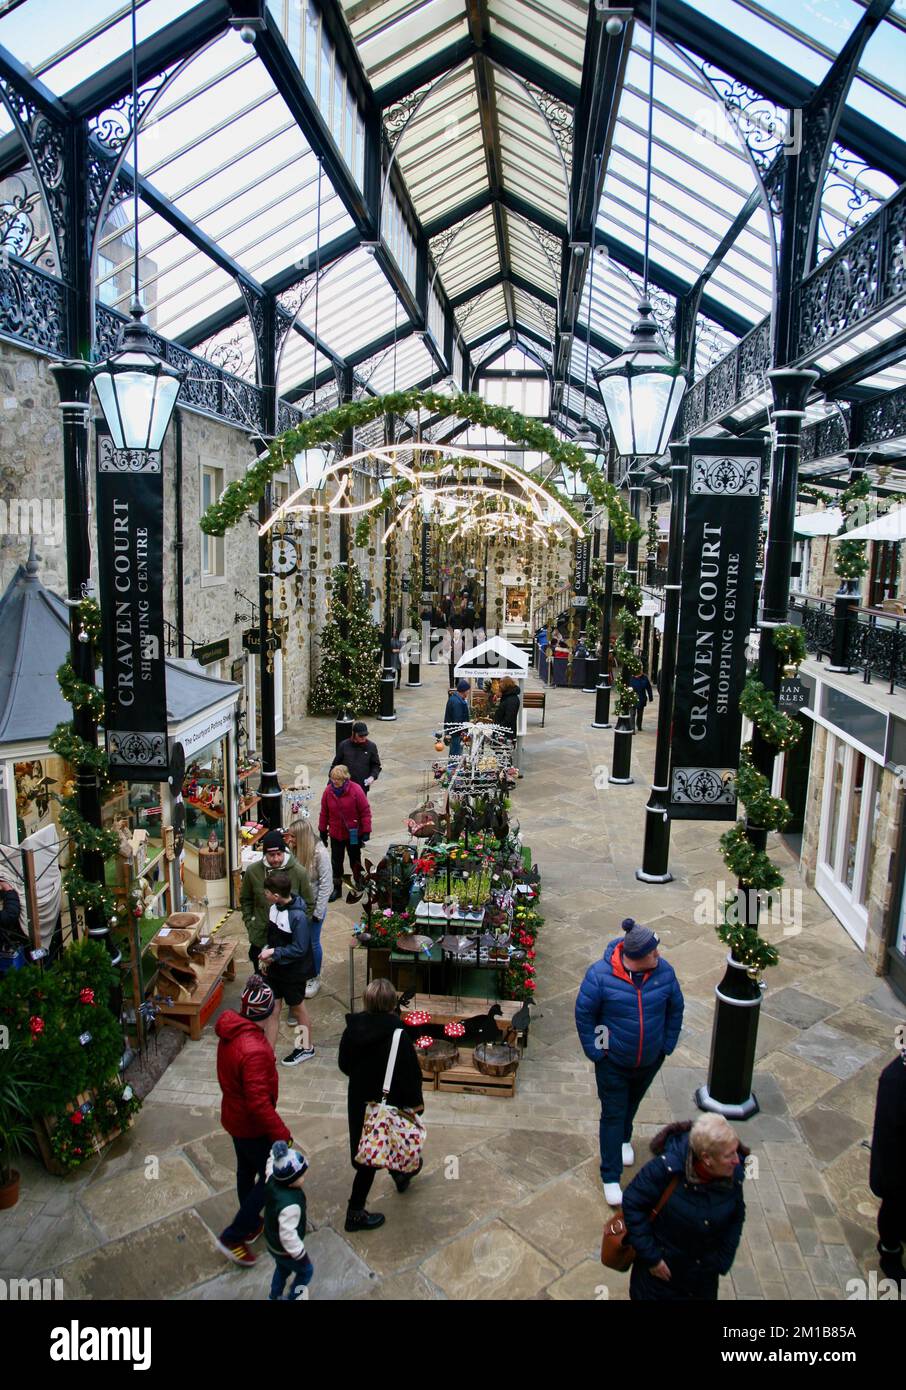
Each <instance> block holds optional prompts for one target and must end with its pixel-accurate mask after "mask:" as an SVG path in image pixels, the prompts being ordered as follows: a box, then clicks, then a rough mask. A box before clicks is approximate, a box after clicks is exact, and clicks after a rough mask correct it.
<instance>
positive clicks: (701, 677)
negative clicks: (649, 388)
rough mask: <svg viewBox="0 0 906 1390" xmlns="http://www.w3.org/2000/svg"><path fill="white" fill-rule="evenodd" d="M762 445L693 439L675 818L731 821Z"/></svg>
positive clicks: (674, 748)
mask: <svg viewBox="0 0 906 1390" xmlns="http://www.w3.org/2000/svg"><path fill="white" fill-rule="evenodd" d="M763 450H764V446H763V445H762V443H761V441H760V440H746V439H739V440H728V439H690V441H689V497H688V506H687V511H686V529H685V536H684V544H683V580H682V593H681V596H680V620H679V639H678V643H677V659H676V680H675V683H674V697H673V737H672V740H671V748H670V801H669V809H670V815H671V816H674V817H676V818H678V819H687V820H733V819H734V818H735V816H736V786H735V779H734V776H733V774H734V772H735V771H736V769H737V768H738V766H739V739H740V729H741V724H742V715H741V714H740V711H739V697H740V695H741V694H742V687H743V685H744V683H745V677H746V655H745V653H746V640H747V638H748V634H749V627H750V622H751V617H752V607H753V602H754V589H755V559H756V555H757V551H758V528H759V526H760V524H761V473H762V458H763Z"/></svg>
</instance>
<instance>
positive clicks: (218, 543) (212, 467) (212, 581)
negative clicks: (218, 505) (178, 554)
mask: <svg viewBox="0 0 906 1390" xmlns="http://www.w3.org/2000/svg"><path fill="white" fill-rule="evenodd" d="M224 474H225V470H224V468H223V466H222V464H220V463H215V462H214V461H213V460H211V461H210V462H209V461H208V460H206V459H201V461H200V463H199V467H198V503H199V516H201V515H202V514H203V513H204V512H205V510H206V509H207V505H208V503H206V501H205V482H206V480H207V478H208V476H210V477H211V488H210V501H212V502H216V501H217V498H218V497H219V496H220V494H221V492H222V491H223V489H224V486H225V482H226V479H225V476H224ZM198 534H199V536H200V538H201V539H200V541H199V573H200V575H201V587H202V588H203V589H211V588H214V587H215V586H217V585H218V584H225V583H226V582H227V577H226V557H225V554H224V543H223V536H208V535H205V533H204V532H203V531H199V533H198Z"/></svg>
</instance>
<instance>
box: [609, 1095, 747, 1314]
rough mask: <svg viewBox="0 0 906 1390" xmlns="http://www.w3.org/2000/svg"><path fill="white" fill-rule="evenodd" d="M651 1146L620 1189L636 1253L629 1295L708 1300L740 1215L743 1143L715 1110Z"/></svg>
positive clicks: (734, 1241) (734, 1242)
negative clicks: (649, 1156) (639, 1167)
mask: <svg viewBox="0 0 906 1390" xmlns="http://www.w3.org/2000/svg"><path fill="white" fill-rule="evenodd" d="M651 1152H652V1153H653V1154H654V1155H655V1157H654V1158H653V1159H652V1160H651V1162H650V1163H646V1164H645V1167H644V1168H643V1169H642V1171H641V1172H640V1173H638V1174H637V1175H636V1176H635V1177H634V1178H633V1180H632V1182H631V1183H630V1184H629V1186H628V1187H627V1188H626V1191H625V1192H624V1193H623V1216H624V1217H625V1220H626V1232H627V1238H628V1240H629V1243H630V1244H631V1245H633V1246H634V1247H635V1251H636V1258H635V1263H634V1264H633V1266H632V1278H631V1280H630V1283H629V1297H630V1298H631V1299H632V1300H634V1301H636V1302H648V1303H666V1302H672V1303H685V1302H690V1301H700V1300H713V1299H716V1298H717V1286H718V1280H719V1277H720V1275H722V1274H729V1272H730V1267H731V1266H732V1264H733V1261H734V1259H735V1257H736V1251H737V1248H738V1246H739V1240H740V1237H741V1235H742V1225H743V1222H744V1221H745V1217H746V1204H745V1199H744V1197H743V1191H742V1184H743V1178H744V1177H745V1172H744V1168H743V1160H744V1159H745V1157H746V1156H747V1154H748V1149H746V1148H745V1146H744V1145H742V1144H740V1142H739V1139H738V1137H737V1135H736V1133H735V1131H734V1130H733V1129H732V1128H731V1127H730V1125H728V1124H727V1121H726V1120H725V1119H724V1117H723V1116H722V1115H710V1114H706V1115H702V1116H701V1117H700V1118H699V1119H697V1120H696V1121H695V1123H694V1124H693V1123H692V1121H691V1120H685V1121H684V1122H682V1123H680V1124H672V1125H667V1127H666V1129H662V1130H661V1132H660V1134H656V1135H655V1137H654V1138H653V1139H652V1141H651ZM665 1195H666V1201H664V1202H663V1205H662V1206H661V1209H660V1211H659V1212H658V1213H657V1215H656V1216H655V1218H654V1220H652V1213H653V1211H654V1209H655V1207H656V1206H657V1204H658V1202H659V1201H662V1199H663V1198H664V1197H665Z"/></svg>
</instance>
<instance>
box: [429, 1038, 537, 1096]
mask: <svg viewBox="0 0 906 1390" xmlns="http://www.w3.org/2000/svg"><path fill="white" fill-rule="evenodd" d="M517 1074H518V1073H517V1072H513V1074H512V1076H485V1074H484V1072H481V1071H479V1070H478V1068H477V1067H476V1066H475V1065H474V1063H473V1062H472V1049H471V1047H461V1048H460V1049H459V1065H458V1066H455V1067H449V1068H448V1069H447V1071H442V1072H440V1074H439V1075H438V1078H437V1085H436V1087H435V1088H434V1089H435V1090H438V1091H456V1092H459V1093H461V1094H462V1095H469V1096H496V1097H497V1099H498V1100H512V1098H513V1096H514V1095H515V1094H516V1076H517ZM429 1089H430V1088H429Z"/></svg>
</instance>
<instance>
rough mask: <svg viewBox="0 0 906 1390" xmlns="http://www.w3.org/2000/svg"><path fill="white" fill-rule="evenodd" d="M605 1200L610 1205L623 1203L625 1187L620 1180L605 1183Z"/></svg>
mask: <svg viewBox="0 0 906 1390" xmlns="http://www.w3.org/2000/svg"><path fill="white" fill-rule="evenodd" d="M604 1201H605V1202H606V1203H607V1205H608V1206H610V1207H618V1206H621V1205H622V1202H623V1189H622V1188H621V1187H620V1184H619V1183H618V1182H606V1183H605V1184H604Z"/></svg>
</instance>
